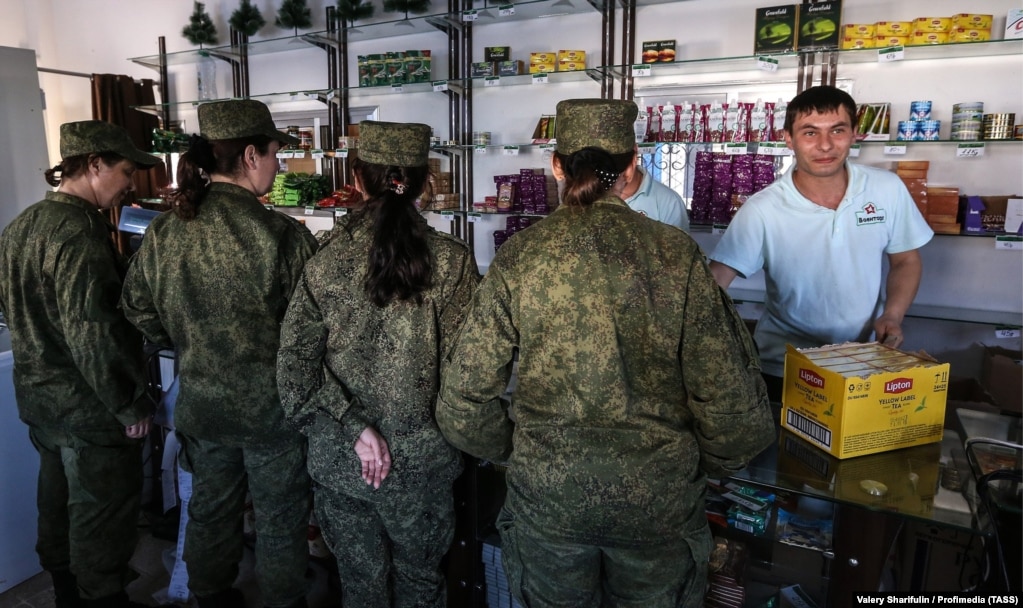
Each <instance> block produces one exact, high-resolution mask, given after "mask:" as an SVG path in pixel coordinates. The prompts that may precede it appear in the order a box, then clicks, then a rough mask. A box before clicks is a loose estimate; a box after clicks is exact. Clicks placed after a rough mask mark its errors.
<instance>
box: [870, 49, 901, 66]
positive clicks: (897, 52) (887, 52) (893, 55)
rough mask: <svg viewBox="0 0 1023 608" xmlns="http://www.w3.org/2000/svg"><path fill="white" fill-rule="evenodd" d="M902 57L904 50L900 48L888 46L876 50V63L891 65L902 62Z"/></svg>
mask: <svg viewBox="0 0 1023 608" xmlns="http://www.w3.org/2000/svg"><path fill="white" fill-rule="evenodd" d="M904 56H905V49H904V48H903V47H901V46H889V47H885V48H883V49H877V62H878V63H891V62H893V61H902V60H903V58H904Z"/></svg>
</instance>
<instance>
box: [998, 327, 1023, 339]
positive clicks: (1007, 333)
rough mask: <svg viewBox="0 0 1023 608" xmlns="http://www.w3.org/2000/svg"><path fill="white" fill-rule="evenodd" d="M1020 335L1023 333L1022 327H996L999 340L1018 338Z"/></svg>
mask: <svg viewBox="0 0 1023 608" xmlns="http://www.w3.org/2000/svg"><path fill="white" fill-rule="evenodd" d="M1020 335H1023V331H1020V328H1018V327H1006V326H1002V327H996V328H995V338H998V339H999V340H1004V339H1007V338H1018V337H1020Z"/></svg>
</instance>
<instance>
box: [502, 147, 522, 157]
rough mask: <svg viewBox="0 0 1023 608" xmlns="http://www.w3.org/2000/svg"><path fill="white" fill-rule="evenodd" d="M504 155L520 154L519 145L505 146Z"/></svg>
mask: <svg viewBox="0 0 1023 608" xmlns="http://www.w3.org/2000/svg"><path fill="white" fill-rule="evenodd" d="M504 155H505V156H518V155H519V147H518V146H505V147H504Z"/></svg>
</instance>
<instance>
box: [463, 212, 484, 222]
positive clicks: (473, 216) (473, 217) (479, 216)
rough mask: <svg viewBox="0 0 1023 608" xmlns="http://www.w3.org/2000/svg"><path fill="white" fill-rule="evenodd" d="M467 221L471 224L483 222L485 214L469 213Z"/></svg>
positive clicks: (466, 217)
mask: <svg viewBox="0 0 1023 608" xmlns="http://www.w3.org/2000/svg"><path fill="white" fill-rule="evenodd" d="M465 219H466V220H468V221H469V223H470V224H475V223H476V222H479V221H481V220H482V219H483V214H482V213H468V214H466V216H465Z"/></svg>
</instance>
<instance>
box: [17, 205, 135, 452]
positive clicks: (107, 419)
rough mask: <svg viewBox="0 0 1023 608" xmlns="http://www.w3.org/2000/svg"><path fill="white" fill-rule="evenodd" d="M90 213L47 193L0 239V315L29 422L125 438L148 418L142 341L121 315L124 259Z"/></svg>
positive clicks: (89, 207)
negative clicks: (126, 431)
mask: <svg viewBox="0 0 1023 608" xmlns="http://www.w3.org/2000/svg"><path fill="white" fill-rule="evenodd" d="M113 229H114V228H113V226H111V225H110V222H108V221H107V220H106V218H105V217H103V215H102V214H101V213H100V212H99V210H98V209H96V208H95V207H94V206H93V205H91V204H90V203H88V202H87V201H85V200H83V199H80V198H78V197H76V196H72V195H70V194H65V193H61V192H50V193H47V194H46V198H45V199H44V200H42V201H39V202H38V203H36V204H34V205H32V206H31V207H29V208H28V209H26V210H25V211H24V212H23V213H21V215H19V216H18V217H17V218H16V219H15V220H14V221H13V222H11V224H10V225H9V226H8V227H7V228H6V229H5V230H4V233H3V236H0V309H2V311H3V314H4V318H6V320H7V323H8V325H9V326H10V329H11V344H12V347H13V351H14V389H15V394H16V396H17V400H18V410H19V413H20V415H21V419H22V420H24V421H25V422H26V423H27V424H29V425H32V426H38V427H42V428H48V429H54V428H56V429H65V430H67V431H71V432H82V431H91V432H96V433H98V434H99V435H100V436H104V435H109V438H123V437H124V427H125V426H128V425H132V424H135V423H136V422H138V421H139V420H141V419H143V418H145V417H146V416H148V415H150V414H152V410H153V404H152V400H150V399H149V398H148V397H147V396H146V394H145V380H144V377H143V357H142V336H141V335H140V334H139V333H138V332H137V331H136V330H135V328H134V327H132V326H131V324H130V323H128V321H127V320H125V318H124V315H123V314H122V313H121V311H120V310H119V309H118V305H117V302H118V299H119V298H120V295H121V282H122V280H123V279H124V272H125V269H126V266H127V265H126V263H125V260H124V259H123V258H122V256H121V255H120V254H119V253H117V250H116V249H115V248H114V246H113V243H112V241H111V240H110V233H111V231H112V230H113Z"/></svg>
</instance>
